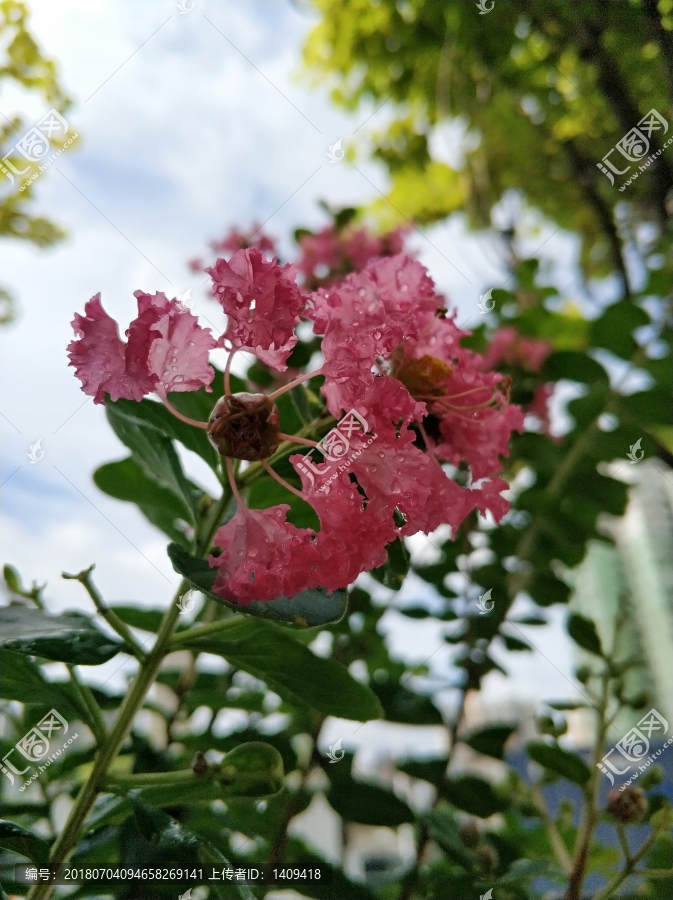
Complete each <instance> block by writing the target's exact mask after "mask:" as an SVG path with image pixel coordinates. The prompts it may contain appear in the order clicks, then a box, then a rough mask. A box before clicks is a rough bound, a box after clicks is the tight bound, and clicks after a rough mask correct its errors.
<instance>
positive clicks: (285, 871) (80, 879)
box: [14, 865, 332, 887]
mask: <svg viewBox="0 0 673 900" xmlns="http://www.w3.org/2000/svg"><path fill="white" fill-rule="evenodd" d="M14 877H15V880H16V883H17V884H36V883H40V882H50V883H52V884H81V885H87V884H92V883H95V884H98V885H100V886H101V887H103V886H104V885H107V884H122V883H124V882H138V881H148V882H149V881H153V882H159V883H160V882H174V883H177V884H184V885H192V886H194V885H197V884H213V883H214V882H218V881H219V882H222V881H224V882H227V881H228V882H231V883H233V884H247V885H255V884H270V885H271V884H274V885H276V884H277V885H287V886H288V887H289V886H292V885H302V884H330V883H331V879H332V869H331V867H330V866H328V865H325V866H312V867H311V868H306V867H298V866H272V865H263V866H259V867H256V866H247V867H246V868H242V867H240V866H239V867H236V868H233V867H228V866H224V867H222V868H221V867H219V866H203V867H198V868H193V869H190V868H186V867H182V868H178V867H176V868H174V869H170V868H168V869H166V868H153V867H147V868H141V867H133V868H131V867H128V868H124V867H121V866H105V867H104V866H99V867H92V868H82V867H80V866H60V867H59V868H58V869H54V868H49V867H46V866H44V867H42V868H37V867H36V866H27V865H18V866H15V870H14Z"/></svg>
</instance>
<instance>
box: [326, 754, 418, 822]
mask: <svg viewBox="0 0 673 900" xmlns="http://www.w3.org/2000/svg"><path fill="white" fill-rule="evenodd" d="M352 761H353V757H352V756H351V755H350V754H346V755H345V757H344V758H343V759H342V760H341V761H340V762H338V763H334V764H333V765H330V766H329V767H328V769H327V770H326V771H327V775H328V777H329V779H330V782H331V785H330V788H329V791H328V793H327V799H328V800H329V804H330V806H331V807H332V809H334V811H335V812H337V813H338V814H339V815H340V816H341V818H342V819H344V820H345V821H347V822H358V823H359V824H360V825H379V826H383V827H386V828H397V826H398V825H403V824H404V823H405V822H413V821H414V814H413V813H412V811H411V810H410V809H409V807H408V806H407V804H406V803H404V802H403V801H402V800H400V799H399V798H397V797H396V796H395V794H393V793H391V791H387V790H385V789H384V788H382V787H379V786H378V785H375V784H368V783H367V782H365V781H360V780H356V779H354V778H353V777H352V775H351V774H350V771H349V769H350V768H351V767H352Z"/></svg>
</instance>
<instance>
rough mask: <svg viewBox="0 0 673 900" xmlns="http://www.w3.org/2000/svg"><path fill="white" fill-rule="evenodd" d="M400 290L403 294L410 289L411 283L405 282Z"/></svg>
mask: <svg viewBox="0 0 673 900" xmlns="http://www.w3.org/2000/svg"><path fill="white" fill-rule="evenodd" d="M400 290H401V291H402V293H403V294H404V293H406V292H407V291H408V290H409V285H408V284H403V285H402V287H401V288H400Z"/></svg>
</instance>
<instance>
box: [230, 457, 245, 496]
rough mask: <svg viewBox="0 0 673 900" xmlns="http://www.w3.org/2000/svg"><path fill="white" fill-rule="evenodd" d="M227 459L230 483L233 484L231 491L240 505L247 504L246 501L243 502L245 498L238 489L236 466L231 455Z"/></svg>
mask: <svg viewBox="0 0 673 900" xmlns="http://www.w3.org/2000/svg"><path fill="white" fill-rule="evenodd" d="M226 460H227V476H228V478H229V485H230V486H231V492H232V494H233V495H234V497H235V498H236V502H237V503H238V505H239V507H240V506H245V503H244V502H243V498H242V497H241V495H240V493H239V491H238V485H237V484H236V477H235V475H234V466H233V463H232V461H231V457H230V456H227V457H226Z"/></svg>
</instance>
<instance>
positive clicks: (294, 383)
mask: <svg viewBox="0 0 673 900" xmlns="http://www.w3.org/2000/svg"><path fill="white" fill-rule="evenodd" d="M316 375H322V369H316V370H315V371H314V372H307V373H306V375H300V376H299V378H295V380H294V381H291V382H290V383H289V384H286V385H285V386H284V387H282V388H278V390H277V391H274V392H273V394H269V395H268V397H267V400H275V399H276V397H280V395H281V394H286V393H287V392H288V391H291V390H292V388H293V387H296V386H297V385H298V384H301V383H302V381H308V380H309V378H315V377H316Z"/></svg>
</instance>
